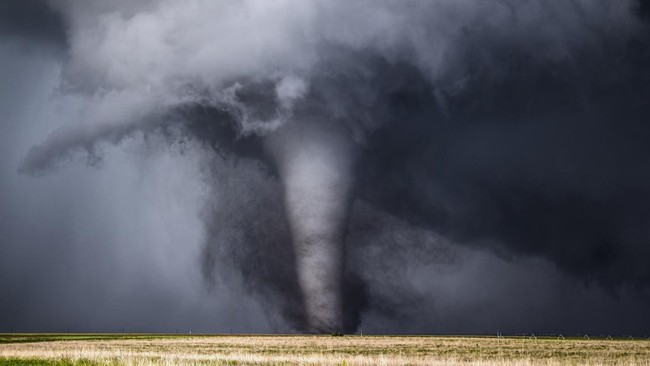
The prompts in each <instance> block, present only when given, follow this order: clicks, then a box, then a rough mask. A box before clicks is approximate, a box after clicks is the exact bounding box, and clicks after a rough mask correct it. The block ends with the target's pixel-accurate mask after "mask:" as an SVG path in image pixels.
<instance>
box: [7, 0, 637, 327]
mask: <svg viewBox="0 0 650 366" xmlns="http://www.w3.org/2000/svg"><path fill="white" fill-rule="evenodd" d="M486 4H487V5H486ZM617 4H618V5H612V3H611V2H608V1H605V0H603V1H599V0H591V1H578V0H575V1H567V2H566V4H563V5H558V4H557V3H554V2H552V1H544V0H530V1H525V2H518V1H514V0H513V1H508V0H499V1H498V0H491V1H486V2H481V1H479V0H476V1H470V0H465V1H461V2H457V3H456V4H455V5H453V4H452V2H450V1H444V0H440V1H431V2H421V3H419V2H415V5H413V6H406V5H402V4H397V3H391V2H377V3H374V2H367V1H354V2H350V3H349V4H348V2H346V1H334V2H329V3H328V2H318V1H313V2H305V3H304V4H303V5H300V6H291V2H288V1H285V2H282V1H280V2H278V3H277V4H274V5H268V6H267V5H264V2H261V1H247V2H244V5H233V4H232V3H228V2H210V1H200V0H193V1H187V2H174V1H166V0H146V1H145V0H143V1H117V2H110V1H97V2H96V3H92V4H90V3H87V2H82V1H74V0H68V1H51V2H47V1H36V0H33V1H19V0H15V1H14V0H8V1H4V2H3V4H2V5H0V294H2V296H0V332H5V331H66V330H70V331H93V332H95V331H96V332H100V331H111V332H112V331H118V332H119V331H122V330H125V331H127V332H128V331H138V332H175V331H181V332H187V331H193V332H195V333H196V332H231V331H232V332H290V331H294V328H293V323H292V321H291V314H287V312H288V311H289V312H290V311H291V309H292V306H291V301H293V300H292V299H291V298H289V299H287V298H286V297H287V296H288V297H291V296H295V294H294V293H293V292H291V291H290V290H286V288H287V286H288V285H286V284H284V283H283V282H282V281H285V280H286V277H285V276H287V273H285V271H283V270H282V268H283V267H286V263H287V262H286V256H285V255H286V253H285V252H286V251H288V250H289V249H288V248H289V247H290V245H291V244H290V240H291V239H290V236H291V235H290V234H289V233H288V229H287V228H286V226H287V223H286V219H285V218H284V208H283V206H282V195H283V188H282V184H281V182H280V181H279V178H278V176H277V174H276V172H274V171H273V170H274V168H273V167H269V163H268V157H265V156H263V153H261V152H260V151H261V150H259V149H260V148H259V146H258V144H259V141H258V140H257V139H256V138H257V136H262V137H260V138H263V136H265V134H267V133H271V132H272V131H273V130H274V129H275V128H277V126H281V125H282V124H283V123H285V121H284V119H285V118H288V119H290V118H292V116H293V115H300V113H303V114H304V113H307V112H305V111H313V110H318V111H319V113H325V115H326V116H327V117H328V118H331V119H332V120H333V121H336V123H340V124H341V125H343V126H345V129H346V131H350V136H352V138H353V139H354V141H355V144H358V146H359V149H360V151H361V153H360V158H359V161H358V162H357V163H356V165H355V172H354V177H355V181H356V182H357V184H356V188H355V195H354V198H353V199H352V202H351V205H352V206H351V207H352V208H351V211H350V219H349V222H348V224H347V225H348V230H347V238H346V243H347V259H346V263H347V265H348V267H349V268H350V269H351V271H352V272H354V275H355V276H356V277H357V278H359V283H360V285H359V286H360V287H361V288H363V289H364V290H363V291H361V292H362V293H363V294H364V295H363V296H361V295H358V294H356V295H355V294H351V295H349V296H350V297H351V298H353V299H354V301H357V300H358V301H359V305H358V311H359V312H360V316H361V322H360V325H359V327H360V329H362V330H363V331H364V333H372V332H376V333H393V332H397V333H434V334H435V333H453V334H463V333H481V334H483V333H491V334H495V333H497V332H505V333H531V332H533V333H538V334H539V333H549V334H554V333H563V334H585V333H588V334H602V335H606V334H612V335H627V334H634V335H640V336H642V335H648V334H650V317H648V316H647V311H648V308H649V307H650V270H649V269H648V268H650V267H648V266H647V264H646V263H647V260H648V259H650V230H649V229H648V228H650V206H649V205H648V204H650V171H648V166H650V165H649V164H650V144H648V143H647V141H648V138H649V137H650V125H648V123H649V122H650V107H648V106H647V100H648V98H650V89H649V88H648V85H650V70H649V69H648V66H647V65H650V62H649V61H650V43H649V42H650V39H649V38H648V36H647V34H648V29H647V28H646V27H647V25H646V23H644V22H645V18H644V17H643V14H644V11H645V8H643V7H640V6H641V5H642V4H640V3H638V2H635V1H632V0H629V1H628V0H626V1H620V2H618V3H617ZM293 5H295V4H293ZM289 9H290V12H289ZM440 14H443V15H440ZM242 19H243V20H242ZM235 85H236V87H235ZM269 95H270V96H269ZM269 109H271V110H272V111H273V113H269V112H268V110H269ZM224 111H225V112H224ZM310 113H311V112H310ZM222 114H229V115H228V117H224V118H225V119H226V120H228V121H227V122H225V123H231V122H232V124H233V126H237V127H236V128H235V127H227V128H226V127H223V128H222V127H218V128H216V129H215V127H214V123H213V119H215V118H217V117H218V118H222ZM269 115H271V116H272V117H268V116H269ZM231 120H232V121H231ZM206 121H207V122H206ZM233 121H234V122H233ZM179 126H180V127H179ZM219 126H221V125H219ZM233 131H239V132H242V131H244V133H242V135H241V136H240V137H233V136H234V135H232V134H233V133H234V132H233ZM269 131H271V132H269ZM284 246H286V248H285V249H283V248H284ZM289 287H290V286H289ZM361 292H360V293H361Z"/></svg>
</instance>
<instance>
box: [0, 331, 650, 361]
mask: <svg viewBox="0 0 650 366" xmlns="http://www.w3.org/2000/svg"><path fill="white" fill-rule="evenodd" d="M25 361H28V362H36V364H38V365H49V363H48V362H53V364H57V365H61V366H63V365H75V364H80V365H138V366H145V365H188V366H189V365H192V366H194V365H346V366H347V365H350V366H351V365H422V366H424V365H427V366H428V365H434V366H435V365H477V366H478V365H504V366H506V365H507V366H510V365H648V366H650V341H630V340H625V341H624V340H568V339H567V340H550V339H520V338H505V339H504V338H501V339H499V338H480V337H359V336H346V337H329V336H211V337H166V338H146V339H137V338H136V339H114V340H69V341H52V342H39V343H9V344H0V364H3V363H4V364H12V365H16V366H22V365H25V363H24V362H25ZM10 362H11V363H10Z"/></svg>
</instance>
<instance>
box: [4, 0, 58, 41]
mask: <svg viewBox="0 0 650 366" xmlns="http://www.w3.org/2000/svg"><path fill="white" fill-rule="evenodd" d="M0 35H2V36H10V37H18V38H23V39H26V40H30V41H34V40H38V41H44V42H48V43H54V44H57V45H64V44H65V42H66V35H65V26H64V23H63V20H62V18H61V17H60V16H59V14H57V13H56V12H55V11H54V10H53V9H52V8H51V7H50V6H49V4H48V2H47V1H46V0H6V1H3V2H2V3H0Z"/></svg>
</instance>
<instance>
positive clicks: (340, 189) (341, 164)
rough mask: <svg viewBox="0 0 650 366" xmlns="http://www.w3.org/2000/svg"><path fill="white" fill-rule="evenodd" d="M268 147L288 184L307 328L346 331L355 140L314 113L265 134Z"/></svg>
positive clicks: (289, 213)
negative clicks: (345, 288)
mask: <svg viewBox="0 0 650 366" xmlns="http://www.w3.org/2000/svg"><path fill="white" fill-rule="evenodd" d="M264 147H265V150H266V151H267V152H268V153H269V155H270V156H271V157H272V160H273V162H274V164H275V166H276V168H277V171H278V173H279V176H280V178H281V179H282V183H283V188H284V203H285V210H286V214H287V218H288V221H289V225H290V229H291V236H292V245H293V248H294V252H295V257H296V263H295V265H296V272H297V274H298V283H299V285H300V290H301V292H302V299H301V300H302V303H303V304H304V307H305V309H304V310H305V314H306V318H307V319H306V322H307V324H306V329H307V331H309V332H312V333H328V332H337V331H342V330H343V329H344V325H345V324H344V316H343V278H344V273H345V265H344V264H345V260H344V258H345V233H346V229H347V223H348V215H349V209H350V197H351V194H352V189H353V186H354V179H353V174H352V172H353V167H354V164H355V161H356V156H357V151H356V150H357V149H356V147H355V144H354V142H353V141H352V139H351V138H350V137H349V136H348V134H347V133H346V130H345V129H344V128H343V127H341V126H340V125H337V124H335V123H332V122H329V121H327V120H326V119H324V118H318V117H310V118H305V119H301V120H298V119H296V120H292V121H290V122H288V123H287V124H285V125H284V126H283V127H281V128H280V129H278V130H276V131H274V132H273V133H271V134H270V135H268V136H267V137H266V138H265V141H264Z"/></svg>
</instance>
